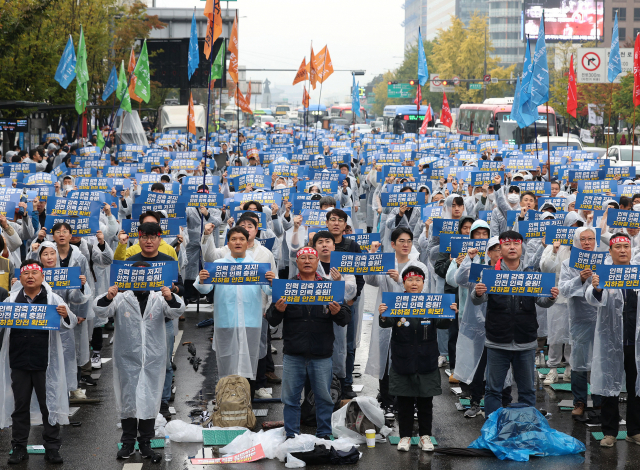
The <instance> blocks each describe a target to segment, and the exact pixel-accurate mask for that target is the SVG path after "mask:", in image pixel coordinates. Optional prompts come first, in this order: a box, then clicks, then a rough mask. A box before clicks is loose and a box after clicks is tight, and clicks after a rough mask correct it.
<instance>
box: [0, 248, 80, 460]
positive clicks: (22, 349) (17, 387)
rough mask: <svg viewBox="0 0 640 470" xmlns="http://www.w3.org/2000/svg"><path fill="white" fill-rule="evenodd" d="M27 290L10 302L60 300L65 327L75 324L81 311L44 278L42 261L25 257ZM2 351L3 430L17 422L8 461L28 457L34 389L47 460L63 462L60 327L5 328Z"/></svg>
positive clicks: (65, 411)
mask: <svg viewBox="0 0 640 470" xmlns="http://www.w3.org/2000/svg"><path fill="white" fill-rule="evenodd" d="M20 282H21V283H22V285H23V287H22V289H20V290H18V291H15V292H12V293H11V295H10V296H9V297H8V298H7V299H6V300H5V302H14V303H23V304H26V303H29V304H42V305H57V307H56V310H57V311H58V313H59V314H60V317H61V319H60V328H61V329H63V328H64V329H71V328H74V327H75V326H76V323H77V320H76V316H75V315H74V314H73V312H71V310H70V309H69V307H68V306H67V304H65V302H64V301H63V300H62V299H61V298H60V297H59V296H58V295H56V294H54V293H53V291H52V290H51V288H50V287H49V285H48V284H47V283H46V282H44V273H43V267H42V264H41V263H40V262H39V261H36V260H25V261H23V262H22V264H21V265H20ZM5 331H6V332H5V336H4V341H3V343H2V350H1V351H0V390H2V398H1V399H0V429H4V428H7V427H9V426H12V430H11V432H12V439H11V446H12V447H13V453H12V454H11V457H9V463H10V464H15V463H20V462H21V461H22V460H26V459H28V458H29V457H28V454H27V439H28V438H29V430H30V427H31V426H30V406H31V394H32V392H33V391H35V394H36V397H37V399H38V403H39V405H40V413H41V414H42V423H43V425H44V428H43V431H42V438H43V440H44V447H45V460H48V461H49V462H51V463H62V457H60V454H59V452H58V449H60V425H61V424H69V402H68V398H67V379H66V375H65V367H64V352H63V348H62V340H61V339H60V330H31V329H23V328H8V329H7V330H5Z"/></svg>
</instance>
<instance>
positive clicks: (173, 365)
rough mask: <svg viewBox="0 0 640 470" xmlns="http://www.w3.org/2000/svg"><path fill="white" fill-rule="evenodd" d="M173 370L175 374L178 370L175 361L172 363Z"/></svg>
mask: <svg viewBox="0 0 640 470" xmlns="http://www.w3.org/2000/svg"><path fill="white" fill-rule="evenodd" d="M171 368H172V369H173V371H174V372H175V371H176V370H178V368H177V367H176V363H175V362H173V361H171Z"/></svg>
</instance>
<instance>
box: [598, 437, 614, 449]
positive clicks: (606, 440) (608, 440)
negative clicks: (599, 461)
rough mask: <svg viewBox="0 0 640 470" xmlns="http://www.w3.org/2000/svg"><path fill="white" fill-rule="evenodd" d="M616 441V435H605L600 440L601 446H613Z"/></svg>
mask: <svg viewBox="0 0 640 470" xmlns="http://www.w3.org/2000/svg"><path fill="white" fill-rule="evenodd" d="M615 443H616V438H615V437H614V436H604V437H603V438H602V440H601V441H600V447H613V446H614V445H615Z"/></svg>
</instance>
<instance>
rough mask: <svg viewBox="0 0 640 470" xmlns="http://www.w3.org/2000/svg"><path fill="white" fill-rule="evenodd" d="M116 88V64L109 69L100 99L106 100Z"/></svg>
mask: <svg viewBox="0 0 640 470" xmlns="http://www.w3.org/2000/svg"><path fill="white" fill-rule="evenodd" d="M116 88H118V72H117V71H116V66H115V65H114V66H113V67H112V69H111V73H110V74H109V80H107V84H106V85H105V86H104V93H102V101H107V99H108V98H109V97H110V96H111V93H113V92H114V91H116Z"/></svg>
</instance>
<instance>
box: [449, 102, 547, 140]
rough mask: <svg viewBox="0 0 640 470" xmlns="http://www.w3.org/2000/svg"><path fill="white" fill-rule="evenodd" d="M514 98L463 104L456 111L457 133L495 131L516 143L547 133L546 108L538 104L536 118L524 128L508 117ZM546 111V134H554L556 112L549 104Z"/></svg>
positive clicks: (475, 133) (489, 132)
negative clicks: (458, 110)
mask: <svg viewBox="0 0 640 470" xmlns="http://www.w3.org/2000/svg"><path fill="white" fill-rule="evenodd" d="M512 104H513V98H492V99H487V100H485V102H484V103H482V104H462V105H460V112H459V114H458V125H457V131H458V134H462V135H481V134H497V135H498V136H499V137H500V140H502V141H503V142H512V143H516V144H518V145H521V144H531V143H533V142H535V140H536V137H538V136H546V135H547V107H546V106H538V119H537V120H536V122H535V123H534V124H531V125H530V126H528V127H525V128H524V129H520V128H519V127H518V124H517V123H516V121H514V120H513V119H511V106H512ZM548 112H549V135H550V136H557V135H559V134H558V126H557V120H556V113H555V111H554V109H553V108H552V107H549V108H548Z"/></svg>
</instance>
